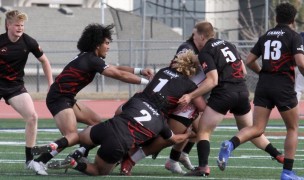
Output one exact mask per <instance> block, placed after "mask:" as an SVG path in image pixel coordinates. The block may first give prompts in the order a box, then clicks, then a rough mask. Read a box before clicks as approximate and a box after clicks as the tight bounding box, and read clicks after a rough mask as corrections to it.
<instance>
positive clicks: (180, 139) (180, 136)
mask: <svg viewBox="0 0 304 180" xmlns="http://www.w3.org/2000/svg"><path fill="white" fill-rule="evenodd" d="M191 137H195V133H194V132H193V131H192V129H191V128H188V129H187V130H186V132H185V133H184V134H173V136H172V137H171V138H170V139H168V140H169V141H170V142H171V143H173V144H179V143H181V142H184V141H185V140H186V139H188V138H191Z"/></svg>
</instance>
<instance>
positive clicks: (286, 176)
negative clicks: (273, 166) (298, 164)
mask: <svg viewBox="0 0 304 180" xmlns="http://www.w3.org/2000/svg"><path fill="white" fill-rule="evenodd" d="M281 180H304V177H300V176H297V175H296V173H295V172H293V171H289V170H286V169H283V171H282V173H281Z"/></svg>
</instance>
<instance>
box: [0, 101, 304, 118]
mask: <svg viewBox="0 0 304 180" xmlns="http://www.w3.org/2000/svg"><path fill="white" fill-rule="evenodd" d="M80 101H81V102H82V103H84V104H85V105H87V106H88V107H90V108H92V110H93V111H95V112H97V113H98V114H99V115H100V116H101V117H102V118H105V119H107V118H111V117H112V116H113V115H114V112H115V110H116V109H117V107H119V106H120V105H121V104H123V103H124V102H125V101H124V100H80ZM34 104H35V108H36V111H37V113H38V116H39V118H40V119H44V118H52V115H51V114H50V112H49V110H48V109H47V107H46V105H45V101H41V100H39V101H34ZM300 112H301V113H304V102H303V101H301V102H300ZM226 117H227V118H231V117H233V116H232V115H231V114H229V113H228V114H227V115H226ZM0 118H21V116H20V115H19V114H18V113H16V111H15V110H14V109H13V108H12V107H11V106H8V105H7V104H5V102H4V101H3V100H2V101H0ZM279 118H281V117H280V114H279V113H278V111H277V109H274V110H273V111H272V113H271V119H279Z"/></svg>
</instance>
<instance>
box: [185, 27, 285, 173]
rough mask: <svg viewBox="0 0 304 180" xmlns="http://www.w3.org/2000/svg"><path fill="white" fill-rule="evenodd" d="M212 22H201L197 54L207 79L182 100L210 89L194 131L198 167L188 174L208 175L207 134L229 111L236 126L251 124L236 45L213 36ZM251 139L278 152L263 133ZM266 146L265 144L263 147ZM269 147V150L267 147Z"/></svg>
mask: <svg viewBox="0 0 304 180" xmlns="http://www.w3.org/2000/svg"><path fill="white" fill-rule="evenodd" d="M214 34H215V33H214V30H213V26H212V24H211V23H209V22H205V23H204V33H202V35H201V38H203V41H204V46H203V49H202V50H201V52H200V53H199V55H198V58H199V60H200V63H201V65H202V67H203V69H204V72H205V73H206V79H205V80H204V81H203V82H202V83H201V85H200V86H199V87H198V89H196V90H195V91H193V92H191V93H190V94H186V95H184V96H183V97H182V98H181V99H180V101H179V102H180V103H181V104H188V103H189V101H190V100H191V99H192V98H195V97H197V96H201V95H202V94H205V93H207V92H209V91H211V94H210V97H209V99H208V103H207V106H206V108H205V110H204V113H203V114H202V116H201V118H200V120H199V130H198V132H197V139H198V143H197V151H198V158H199V167H197V168H196V169H195V170H193V171H190V172H188V173H187V174H186V175H188V176H208V175H209V174H210V168H209V167H208V157H209V154H210V142H209V139H210V136H211V134H212V132H213V131H214V129H215V128H216V126H217V125H218V124H219V123H220V122H221V121H222V120H223V119H224V116H225V115H226V113H227V112H228V111H230V112H231V113H233V114H234V117H235V119H236V123H237V127H238V129H242V128H244V127H246V126H251V125H252V113H251V106H250V103H249V91H248V89H247V86H246V84H245V78H244V75H245V72H246V69H245V66H244V64H243V61H242V59H241V57H240V55H239V54H238V52H237V49H236V47H235V46H234V45H233V44H231V43H230V42H227V41H225V40H222V39H216V38H214ZM253 143H254V144H255V145H256V146H257V147H259V148H260V149H263V150H265V151H267V152H268V153H269V154H271V155H272V156H274V157H276V156H277V155H279V154H280V153H279V152H278V151H277V150H276V149H275V148H273V146H272V145H271V144H270V142H269V141H268V140H267V139H266V137H265V136H264V135H261V136H260V137H259V138H257V139H255V140H253ZM265 146H266V147H265ZM268 146H269V147H271V151H269V150H268V149H267V147H268Z"/></svg>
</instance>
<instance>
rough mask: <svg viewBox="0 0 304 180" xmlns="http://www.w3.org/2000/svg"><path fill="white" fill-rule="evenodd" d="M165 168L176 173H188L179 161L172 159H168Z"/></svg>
mask: <svg viewBox="0 0 304 180" xmlns="http://www.w3.org/2000/svg"><path fill="white" fill-rule="evenodd" d="M165 168H166V169H167V170H169V171H171V172H172V173H175V174H186V172H185V171H183V169H182V168H181V167H180V165H179V163H178V162H176V161H173V160H171V159H167V161H166V164H165Z"/></svg>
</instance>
